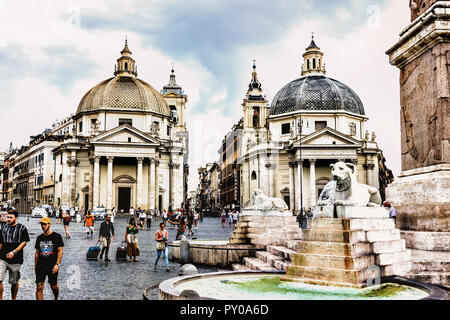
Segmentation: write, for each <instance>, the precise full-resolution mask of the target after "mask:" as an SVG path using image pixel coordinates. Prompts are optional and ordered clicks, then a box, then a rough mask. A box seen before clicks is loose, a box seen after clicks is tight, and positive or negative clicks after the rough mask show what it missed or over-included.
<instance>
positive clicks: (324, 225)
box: [308, 218, 395, 231]
mask: <svg viewBox="0 0 450 320" xmlns="http://www.w3.org/2000/svg"><path fill="white" fill-rule="evenodd" d="M308 229H311V230H341V231H344V230H346V231H357V230H363V231H372V230H391V229H395V224H394V221H393V220H392V219H389V218H373V219H329V218H320V219H309V220H308Z"/></svg>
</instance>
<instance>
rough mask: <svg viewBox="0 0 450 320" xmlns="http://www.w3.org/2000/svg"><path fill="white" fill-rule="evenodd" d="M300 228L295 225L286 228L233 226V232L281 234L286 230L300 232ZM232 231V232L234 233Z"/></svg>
mask: <svg viewBox="0 0 450 320" xmlns="http://www.w3.org/2000/svg"><path fill="white" fill-rule="evenodd" d="M300 231H301V229H300V228H298V227H296V226H291V227H286V228H276V227H275V228H269V227H267V228H253V227H244V228H242V227H241V228H235V229H234V232H235V233H237V234H246V233H248V234H252V233H253V234H265V235H267V234H283V233H286V232H298V233H300ZM234 232H233V233H234Z"/></svg>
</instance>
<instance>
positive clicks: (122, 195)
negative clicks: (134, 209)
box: [118, 188, 131, 212]
mask: <svg viewBox="0 0 450 320" xmlns="http://www.w3.org/2000/svg"><path fill="white" fill-rule="evenodd" d="M130 207H131V188H119V204H118V211H120V210H122V209H123V212H128V211H129V210H130Z"/></svg>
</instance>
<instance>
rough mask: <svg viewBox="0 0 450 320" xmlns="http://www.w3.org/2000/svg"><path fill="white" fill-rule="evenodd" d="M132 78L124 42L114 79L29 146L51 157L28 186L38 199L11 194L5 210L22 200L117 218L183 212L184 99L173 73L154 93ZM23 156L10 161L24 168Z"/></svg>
mask: <svg viewBox="0 0 450 320" xmlns="http://www.w3.org/2000/svg"><path fill="white" fill-rule="evenodd" d="M137 75H138V74H137V67H136V65H135V61H134V59H133V58H132V52H131V51H130V49H129V48H128V43H127V41H126V42H125V46H124V48H123V50H122V51H121V57H120V58H119V59H118V60H117V65H116V66H115V70H114V77H111V78H109V79H107V80H104V81H102V82H100V83H99V84H97V85H96V86H94V87H93V88H92V89H90V90H89V91H88V92H87V93H86V94H85V95H84V97H83V98H82V99H81V101H80V103H79V106H78V109H77V111H76V113H75V114H74V115H73V116H71V117H69V118H68V119H66V121H62V122H60V123H58V124H56V125H54V126H53V129H52V130H49V131H46V132H45V133H44V134H43V135H42V136H41V137H39V141H38V143H33V144H34V145H44V144H45V145H46V146H47V148H46V149H45V150H50V152H49V154H46V155H45V159H44V157H42V159H41V158H40V157H39V160H42V163H44V161H45V164H50V166H48V167H49V168H50V167H51V170H50V169H49V170H47V171H48V172H47V171H45V172H44V171H42V173H39V174H42V177H41V178H40V179H39V181H40V182H41V186H40V185H35V184H32V186H30V188H33V189H34V191H36V190H39V189H40V188H42V191H41V193H40V196H35V197H34V198H33V199H32V201H30V199H29V198H27V199H26V200H25V199H21V197H20V195H18V196H17V197H16V199H14V200H13V203H12V205H15V206H16V207H19V204H20V202H23V201H28V202H29V203H30V205H32V206H37V205H40V204H44V203H46V204H51V205H53V206H55V207H59V206H63V207H79V208H82V207H84V208H85V209H88V208H89V209H92V208H93V207H105V208H106V209H107V210H110V209H112V208H116V209H117V210H118V211H120V210H124V212H127V211H128V210H129V209H130V207H134V208H139V207H140V208H142V209H155V208H156V209H159V210H162V209H166V210H168V209H170V208H173V209H175V208H180V207H181V206H182V205H183V203H184V201H185V200H186V196H185V195H186V193H187V190H186V188H187V183H186V182H187V174H188V166H187V161H188V150H187V147H188V132H187V129H186V126H185V110H186V103H187V101H188V99H187V95H186V94H185V93H184V91H183V90H182V88H181V87H180V86H179V85H178V84H177V83H176V79H175V74H174V70H173V69H172V73H171V75H170V80H169V83H168V84H167V85H166V86H164V88H163V89H162V90H161V91H160V92H158V91H157V90H155V89H154V88H153V87H152V86H151V85H149V84H148V83H146V82H145V81H143V80H140V79H138V78H137ZM48 141H51V143H50V142H48ZM35 148H36V147H35ZM28 153H29V152H28V150H26V151H25V152H23V156H22V158H23V160H22V161H21V160H20V158H21V156H20V155H18V156H16V160H15V161H16V163H19V162H30V161H31V160H30V159H27V154H28ZM26 169H27V170H28V166H27V168H26ZM28 171H29V170H28ZM32 175H34V174H33V173H31V174H30V173H29V176H32ZM30 181H32V179H31V178H30ZM44 186H47V188H45V191H44V190H43V189H44ZM48 186H50V188H49V187H48ZM34 193H35V194H36V192H34ZM20 207H23V206H20Z"/></svg>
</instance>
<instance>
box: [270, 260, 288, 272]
mask: <svg viewBox="0 0 450 320" xmlns="http://www.w3.org/2000/svg"><path fill="white" fill-rule="evenodd" d="M290 265H291V263H290V262H289V261H287V260H275V261H274V265H273V266H274V267H275V268H276V269H277V270H283V271H286V269H287V267H288V266H290Z"/></svg>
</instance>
